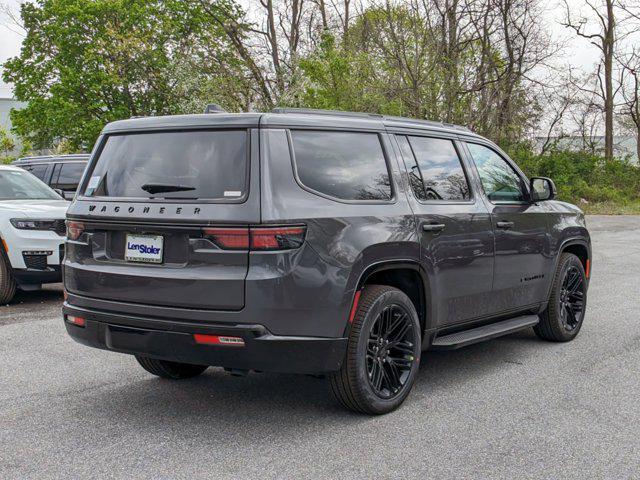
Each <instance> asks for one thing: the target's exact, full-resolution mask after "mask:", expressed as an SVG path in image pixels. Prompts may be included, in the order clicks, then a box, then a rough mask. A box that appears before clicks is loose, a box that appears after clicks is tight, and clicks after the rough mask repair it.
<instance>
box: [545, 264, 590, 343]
mask: <svg viewBox="0 0 640 480" xmlns="http://www.w3.org/2000/svg"><path fill="white" fill-rule="evenodd" d="M586 308H587V277H586V275H585V271H584V267H583V266H582V262H581V261H580V259H579V258H578V257H576V256H575V255H573V254H572V253H563V254H562V255H561V256H560V261H559V262H558V266H557V268H556V272H555V274H554V277H553V284H552V286H551V296H550V298H549V305H548V306H547V309H546V310H545V311H544V312H543V313H542V315H540V323H539V324H538V325H536V326H535V327H533V330H534V331H535V332H536V335H538V337H540V338H542V339H543V340H548V341H551V342H569V341H571V340H573V339H574V338H576V336H577V335H578V332H580V329H581V328H582V323H583V321H584V315H585V312H586Z"/></svg>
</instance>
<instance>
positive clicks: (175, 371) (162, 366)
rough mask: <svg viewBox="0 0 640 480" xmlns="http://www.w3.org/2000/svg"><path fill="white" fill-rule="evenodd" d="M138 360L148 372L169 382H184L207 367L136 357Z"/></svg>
mask: <svg viewBox="0 0 640 480" xmlns="http://www.w3.org/2000/svg"><path fill="white" fill-rule="evenodd" d="M136 360H137V361H138V363H139V364H140V365H141V366H142V368H144V369H145V370H146V371H147V372H149V373H152V374H153V375H156V376H158V377H160V378H166V379H168V380H182V379H185V378H193V377H196V376H198V375H200V374H201V373H202V372H204V371H205V370H206V369H207V368H208V367H207V365H191V364H189V363H178V362H169V361H167V360H156V359H155V358H149V357H144V356H142V355H136Z"/></svg>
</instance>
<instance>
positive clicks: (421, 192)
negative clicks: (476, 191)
mask: <svg viewBox="0 0 640 480" xmlns="http://www.w3.org/2000/svg"><path fill="white" fill-rule="evenodd" d="M409 143H410V144H411V147H412V150H413V153H414V154H415V160H414V162H415V161H417V164H414V165H411V166H410V167H409V168H410V178H412V177H413V178H412V180H411V185H412V187H414V193H415V194H416V196H417V197H418V198H420V199H422V200H468V199H469V184H468V183H467V177H466V176H465V174H464V170H463V169H462V163H461V162H460V157H459V156H458V152H457V151H456V148H455V146H454V145H453V142H452V141H451V140H445V139H442V138H429V137H409ZM419 178H421V179H422V181H423V184H424V189H420V188H417V189H416V188H415V185H416V184H417V182H418V179H419Z"/></svg>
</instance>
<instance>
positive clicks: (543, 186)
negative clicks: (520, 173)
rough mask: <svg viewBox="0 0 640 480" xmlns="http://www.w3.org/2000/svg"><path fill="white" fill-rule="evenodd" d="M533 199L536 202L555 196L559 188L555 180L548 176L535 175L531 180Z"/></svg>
mask: <svg viewBox="0 0 640 480" xmlns="http://www.w3.org/2000/svg"><path fill="white" fill-rule="evenodd" d="M530 185H531V200H532V201H534V202H543V201H545V200H552V199H554V198H555V196H556V194H557V193H558V190H557V189H556V184H555V183H553V180H551V179H550V178H547V177H533V178H531V181H530Z"/></svg>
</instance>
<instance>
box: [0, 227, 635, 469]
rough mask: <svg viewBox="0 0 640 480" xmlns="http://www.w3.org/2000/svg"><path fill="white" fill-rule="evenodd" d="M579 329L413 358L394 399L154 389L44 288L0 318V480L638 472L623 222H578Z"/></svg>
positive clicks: (231, 385)
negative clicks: (383, 403) (582, 289)
mask: <svg viewBox="0 0 640 480" xmlns="http://www.w3.org/2000/svg"><path fill="white" fill-rule="evenodd" d="M588 222H589V227H590V230H591V233H592V237H593V250H594V260H593V268H592V282H591V287H590V291H589V300H588V302H589V305H588V313H587V319H586V323H585V325H584V327H583V329H582V332H581V334H580V336H579V337H578V338H577V339H576V340H575V341H574V342H572V343H569V344H551V343H544V342H542V341H539V340H537V338H536V337H535V336H534V335H533V333H532V332H525V333H519V334H514V335H511V336H508V337H504V338H502V339H498V340H494V341H491V342H488V343H483V344H479V345H475V346H471V347H467V348H466V349H463V350H459V351H454V352H438V353H436V352H432V353H431V352H429V353H426V354H425V355H424V357H423V360H422V366H421V371H420V374H419V377H418V381H417V384H416V386H415V388H414V390H413V392H412V394H411V396H410V397H409V399H408V401H407V402H406V403H405V405H404V406H403V407H402V408H401V409H400V410H398V411H396V412H394V413H392V414H389V415H386V416H384V417H376V418H370V417H364V416H359V415H354V414H351V413H348V412H346V411H343V410H342V409H341V408H340V407H339V406H337V405H336V404H335V403H334V402H333V400H332V399H331V397H330V394H329V390H328V386H327V384H326V382H325V381H323V380H319V379H315V378H311V377H306V376H287V375H275V374H251V375H249V376H248V377H245V378H235V377H231V376H229V375H227V374H225V373H224V372H222V371H221V370H219V369H209V370H208V371H207V373H205V374H204V375H202V376H201V377H199V378H196V379H193V380H187V381H182V382H175V383H172V382H168V381H163V380H159V379H156V378H155V377H152V376H151V375H149V374H147V373H145V372H144V371H143V370H142V369H141V368H140V367H139V366H138V365H137V364H136V362H135V360H134V359H133V358H132V357H129V356H125V355H120V354H115V353H109V352H103V351H98V350H94V349H89V348H86V347H83V346H81V345H78V344H76V343H74V342H73V341H72V340H71V339H70V338H68V337H67V336H66V333H65V331H64V326H63V325H62V320H61V318H60V312H59V309H60V302H61V300H62V298H61V297H62V295H61V290H60V287H59V286H55V287H51V288H48V289H47V290H45V291H43V292H39V293H35V294H29V295H27V294H21V295H20V296H19V297H18V298H17V299H16V300H15V301H14V302H13V303H12V304H11V305H10V306H5V307H0V478H2V479H25V478H38V479H46V478H149V479H152V478H153V479H159V478H161V479H178V478H180V479H182V478H184V479H193V478H260V479H263V478H264V479H267V478H268V479H270V478H340V479H341V480H344V479H347V478H360V479H362V478H405V477H412V478H509V479H515V478H540V479H548V478H554V479H560V478H572V479H573V478H590V479H592V478H639V477H640V381H639V379H640V327H639V316H638V313H639V311H640V217H590V218H589V220H588Z"/></svg>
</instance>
